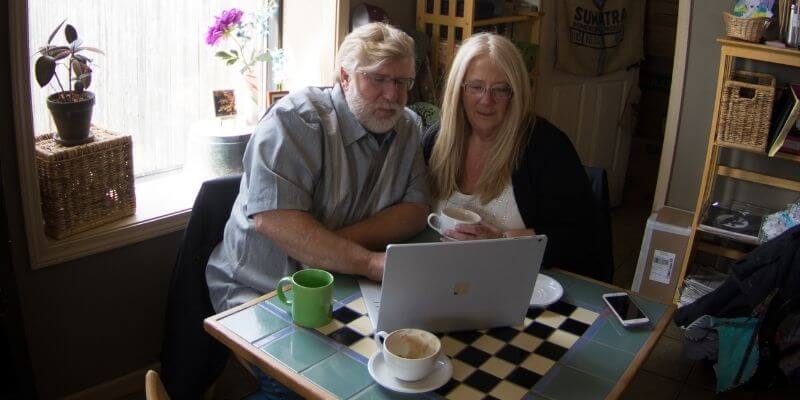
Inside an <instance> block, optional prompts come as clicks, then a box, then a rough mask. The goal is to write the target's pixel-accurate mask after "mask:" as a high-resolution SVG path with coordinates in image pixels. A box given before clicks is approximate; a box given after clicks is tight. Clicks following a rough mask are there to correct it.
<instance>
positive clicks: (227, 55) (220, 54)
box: [214, 51, 233, 60]
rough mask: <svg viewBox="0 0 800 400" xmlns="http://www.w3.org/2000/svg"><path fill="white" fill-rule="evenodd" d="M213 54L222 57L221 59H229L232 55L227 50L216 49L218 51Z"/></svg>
mask: <svg viewBox="0 0 800 400" xmlns="http://www.w3.org/2000/svg"><path fill="white" fill-rule="evenodd" d="M214 55H215V56H217V57H219V58H221V59H223V60H227V59H229V58H231V57H233V56H231V55H230V54H228V52H227V51H218V52H217V53H216V54H214Z"/></svg>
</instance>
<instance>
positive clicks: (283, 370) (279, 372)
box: [203, 291, 337, 399]
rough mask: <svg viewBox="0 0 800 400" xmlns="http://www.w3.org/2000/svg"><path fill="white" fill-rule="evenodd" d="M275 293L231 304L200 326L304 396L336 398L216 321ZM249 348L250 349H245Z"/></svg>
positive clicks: (236, 352) (245, 358) (242, 356)
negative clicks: (233, 305)
mask: <svg viewBox="0 0 800 400" xmlns="http://www.w3.org/2000/svg"><path fill="white" fill-rule="evenodd" d="M275 295H276V292H275V291H272V292H270V293H267V294H265V295H263V296H261V297H258V298H255V299H253V300H250V301H248V302H247V303H244V304H241V305H239V306H236V307H233V308H231V309H229V310H226V311H223V312H221V313H219V314H215V315H212V316H210V317H208V318H206V319H205V321H203V328H204V329H205V331H206V332H208V334H209V335H211V336H212V337H214V338H215V339H217V340H219V341H220V342H221V343H222V344H223V345H225V347H227V348H229V349H231V351H233V352H234V353H235V354H236V355H237V356H239V357H241V358H242V359H244V360H246V361H247V362H249V363H251V364H253V365H255V366H256V367H258V368H260V369H261V370H262V371H263V372H264V373H266V374H267V375H269V376H270V377H272V378H274V379H276V380H277V381H278V382H280V383H281V384H283V385H284V386H286V387H287V388H289V389H291V390H292V391H294V392H295V393H297V394H298V395H300V396H302V397H303V398H304V399H309V398H313V399H336V398H337V397H336V396H335V395H333V394H332V393H330V392H328V391H327V390H325V389H323V388H322V387H320V386H319V385H317V384H315V383H314V382H312V381H311V380H310V379H308V378H306V377H304V376H303V375H301V374H300V373H299V372H295V371H293V370H292V369H290V368H289V367H287V366H286V365H284V364H283V363H281V362H280V361H278V360H277V359H275V358H273V357H269V356H267V355H266V354H264V352H263V351H262V350H261V349H259V348H258V347H256V346H253V345H252V344H251V343H249V342H248V341H246V340H244V339H242V338H241V337H239V336H238V335H236V334H235V333H233V332H232V331H231V330H230V329H228V328H226V327H225V326H223V325H222V324H221V323H220V322H219V321H220V320H221V319H223V318H225V317H227V316H229V315H231V314H234V313H237V312H239V311H242V310H244V309H247V308H250V307H252V306H254V305H256V304H258V303H261V302H263V301H265V300H268V299H270V298H272V297H274V296H275ZM248 350H249V351H248Z"/></svg>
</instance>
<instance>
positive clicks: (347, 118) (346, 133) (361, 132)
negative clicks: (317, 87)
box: [331, 83, 395, 146]
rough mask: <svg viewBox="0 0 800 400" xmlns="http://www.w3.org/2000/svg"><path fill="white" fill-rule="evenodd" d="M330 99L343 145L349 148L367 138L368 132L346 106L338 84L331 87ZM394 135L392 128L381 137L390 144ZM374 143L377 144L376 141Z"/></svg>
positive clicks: (342, 92)
mask: <svg viewBox="0 0 800 400" xmlns="http://www.w3.org/2000/svg"><path fill="white" fill-rule="evenodd" d="M331 98H332V99H333V108H334V109H335V110H336V117H337V118H338V119H339V128H340V129H341V131H342V138H343V139H344V140H343V141H344V145H345V146H349V145H350V144H352V143H355V142H357V141H359V140H361V139H362V138H363V137H365V136H367V135H368V134H369V131H367V129H366V128H364V125H361V122H359V121H358V118H356V116H355V114H353V112H352V111H350V106H348V105H347V99H346V98H345V97H344V91H342V86H341V85H340V84H338V83H337V84H336V86H334V87H333V91H332V93H331ZM394 133H395V128H392V130H391V131H389V132H386V133H382V134H381V135H385V136H384V142H387V141H388V142H391V138H392V137H394ZM375 143H376V144H377V141H376V142H375Z"/></svg>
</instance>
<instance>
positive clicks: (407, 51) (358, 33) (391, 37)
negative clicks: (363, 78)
mask: <svg viewBox="0 0 800 400" xmlns="http://www.w3.org/2000/svg"><path fill="white" fill-rule="evenodd" d="M404 59H408V60H409V62H410V63H411V69H412V70H414V39H412V38H411V36H408V35H407V34H406V33H405V32H403V31H401V30H399V29H397V28H395V27H393V26H391V25H389V24H385V23H382V22H373V23H371V24H366V25H362V26H360V27H358V28H356V29H354V30H353V31H352V32H350V34H349V35H347V37H345V38H344V41H343V42H342V45H341V46H339V54H338V55H337V56H336V65H337V66H339V67H341V68H344V70H345V71H347V73H348V74H353V73H355V72H362V71H363V72H369V71H374V70H376V69H378V68H380V66H381V65H383V64H384V63H386V62H390V61H396V60H404ZM335 75H336V80H337V82H338V81H339V79H340V76H339V71H336V74H335Z"/></svg>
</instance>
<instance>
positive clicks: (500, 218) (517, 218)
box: [435, 183, 525, 232]
mask: <svg viewBox="0 0 800 400" xmlns="http://www.w3.org/2000/svg"><path fill="white" fill-rule="evenodd" d="M453 206H455V207H462V208H466V209H467V210H471V211H474V212H476V213H478V215H480V216H481V218H482V221H483V222H485V223H487V224H489V225H491V226H493V227H495V228H497V229H499V230H500V231H501V232H505V231H509V230H512V229H525V222H524V221H522V215H520V213H519V208H517V200H516V198H514V186H513V185H512V184H511V183H509V184H508V185H507V186H506V188H505V189H503V192H502V193H500V195H499V196H497V197H495V198H494V199H492V201H490V202H489V203H487V204H481V199H480V196H473V195H468V194H464V193H461V192H459V191H456V192H455V193H453V195H452V196H450V198H449V199H447V201H440V202H439V204H437V205H436V210H435V211H436V212H437V213H438V212H441V211H442V210H443V209H445V208H447V207H453Z"/></svg>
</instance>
